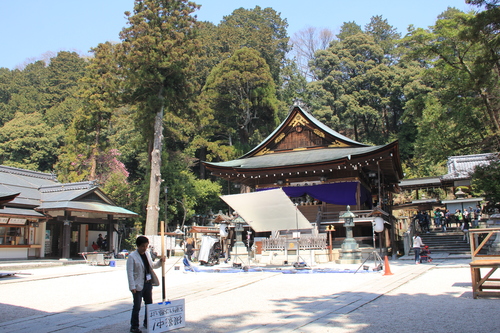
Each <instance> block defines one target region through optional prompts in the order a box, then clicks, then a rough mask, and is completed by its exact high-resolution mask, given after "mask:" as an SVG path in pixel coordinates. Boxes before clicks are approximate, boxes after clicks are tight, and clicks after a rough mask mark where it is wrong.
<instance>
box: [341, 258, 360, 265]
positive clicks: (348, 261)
mask: <svg viewBox="0 0 500 333" xmlns="http://www.w3.org/2000/svg"><path fill="white" fill-rule="evenodd" d="M335 263H336V264H340V265H348V264H361V263H362V261H361V259H337V260H335Z"/></svg>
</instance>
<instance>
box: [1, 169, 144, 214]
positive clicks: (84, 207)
mask: <svg viewBox="0 0 500 333" xmlns="http://www.w3.org/2000/svg"><path fill="white" fill-rule="evenodd" d="M2 196H3V197H5V198H6V199H11V200H9V201H8V202H6V201H4V202H5V203H4V205H5V208H4V209H1V210H0V215H1V216H6V217H7V216H8V217H12V218H14V217H16V216H17V217H24V218H43V217H45V215H43V214H42V212H49V211H54V210H68V211H84V212H98V213H101V214H109V215H114V216H116V217H130V216H136V215H137V214H136V213H134V212H132V211H129V210H127V209H125V208H122V207H118V206H117V205H116V204H115V203H114V202H113V201H112V200H111V199H110V198H109V197H108V196H106V195H105V194H104V193H103V192H102V191H101V190H100V189H99V186H98V185H97V184H96V183H95V182H93V181H87V182H77V183H59V182H58V181H57V178H56V176H55V175H54V174H50V173H43V172H37V171H31V170H24V169H19V168H13V167H8V166H4V165H0V199H1V198H2ZM0 203H1V201H0Z"/></svg>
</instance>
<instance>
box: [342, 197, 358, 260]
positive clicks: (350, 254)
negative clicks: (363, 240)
mask: <svg viewBox="0 0 500 333" xmlns="http://www.w3.org/2000/svg"><path fill="white" fill-rule="evenodd" d="M339 217H340V218H343V219H344V227H345V229H346V237H345V239H344V242H343V243H342V246H341V248H340V257H339V259H338V260H337V263H338V264H360V263H361V250H360V249H359V245H358V243H357V242H356V240H355V239H354V238H353V236H352V235H353V233H352V228H353V227H354V218H355V217H356V216H355V215H354V214H353V213H352V212H351V207H350V206H347V211H346V212H345V213H344V214H342V215H341V216H339Z"/></svg>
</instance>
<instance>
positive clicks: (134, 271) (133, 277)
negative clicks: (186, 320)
mask: <svg viewBox="0 0 500 333" xmlns="http://www.w3.org/2000/svg"><path fill="white" fill-rule="evenodd" d="M135 244H136V245H137V250H136V251H134V252H132V253H131V254H130V255H129V256H128V259H127V277H128V285H129V289H130V291H131V292H132V297H133V299H134V307H133V308H132V317H131V318H130V332H131V333H141V332H142V331H141V330H140V329H139V312H140V311H141V304H142V300H143V299H144V303H145V304H151V303H153V286H158V285H160V282H159V281H158V277H157V276H156V274H155V272H154V271H153V268H158V267H160V266H161V263H162V262H164V261H165V258H163V257H162V258H161V260H160V261H158V262H156V263H154V264H153V261H152V260H151V255H150V253H149V251H147V250H148V246H149V240H148V239H147V237H144V236H139V237H137V239H136V240H135ZM147 326H148V322H147V312H146V311H145V314H144V327H145V328H147Z"/></svg>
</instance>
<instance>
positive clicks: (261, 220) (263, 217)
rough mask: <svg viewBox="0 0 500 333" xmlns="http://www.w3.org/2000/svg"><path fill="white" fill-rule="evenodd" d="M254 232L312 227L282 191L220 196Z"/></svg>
mask: <svg viewBox="0 0 500 333" xmlns="http://www.w3.org/2000/svg"><path fill="white" fill-rule="evenodd" d="M221 199H222V200H224V201H225V202H226V203H227V204H228V205H229V206H231V208H233V209H234V210H235V211H236V212H237V213H238V214H239V215H240V216H241V217H242V218H243V219H244V220H245V221H246V222H247V223H248V224H249V225H250V226H251V227H252V229H253V230H255V231H256V232H264V231H273V230H296V229H311V228H312V225H311V223H309V221H308V220H307V219H306V218H305V216H304V215H303V214H302V213H301V212H300V210H299V209H298V208H297V207H296V206H295V205H294V204H293V202H292V201H291V200H290V198H288V196H287V195H286V194H285V192H283V190H282V189H280V188H279V189H275V190H268V191H259V192H252V193H242V194H232V195H222V196H221Z"/></svg>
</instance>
